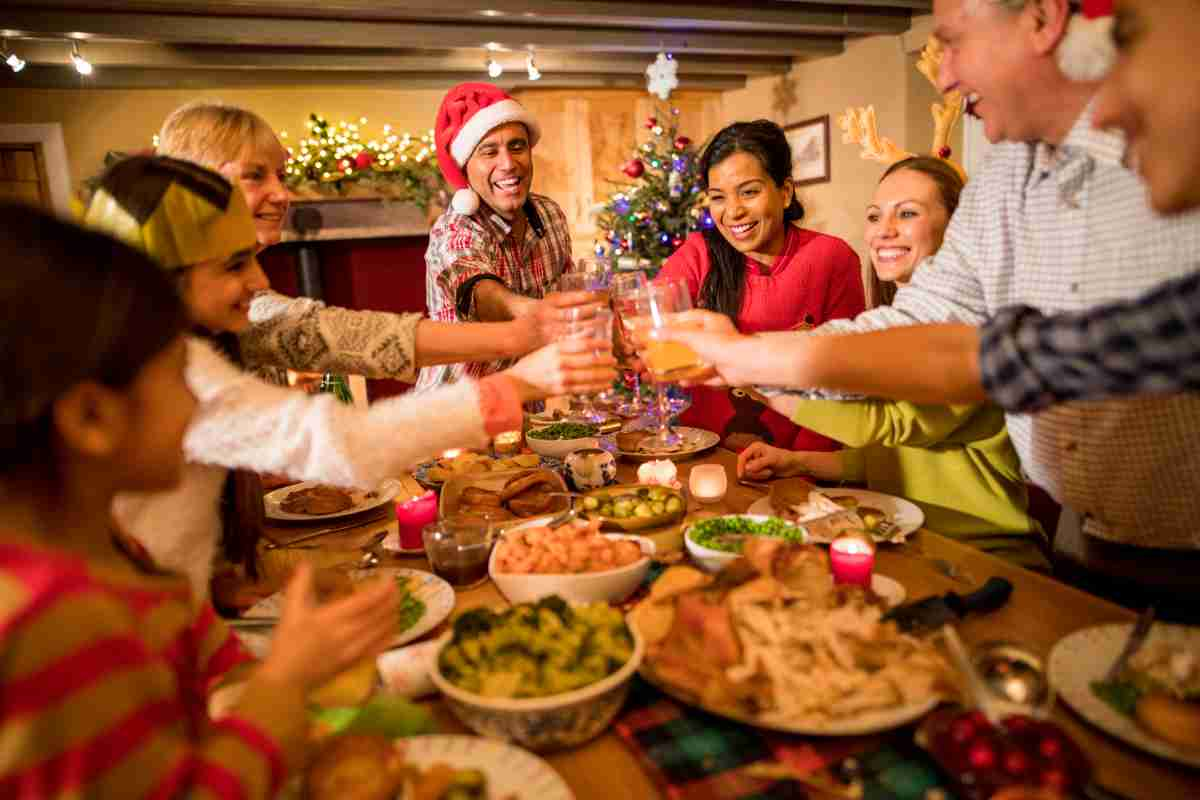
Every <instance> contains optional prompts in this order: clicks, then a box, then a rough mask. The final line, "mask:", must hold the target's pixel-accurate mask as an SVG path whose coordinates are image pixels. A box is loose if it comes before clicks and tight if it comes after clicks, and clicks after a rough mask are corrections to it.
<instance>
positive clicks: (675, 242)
mask: <svg viewBox="0 0 1200 800" xmlns="http://www.w3.org/2000/svg"><path fill="white" fill-rule="evenodd" d="M681 244H683V239H680V238H679V237H678V236H676V237H675V238H674V239H672V240H671V247H679V245H681Z"/></svg>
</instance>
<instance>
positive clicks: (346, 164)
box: [338, 158, 354, 172]
mask: <svg viewBox="0 0 1200 800" xmlns="http://www.w3.org/2000/svg"><path fill="white" fill-rule="evenodd" d="M338 169H340V170H341V171H342V172H346V171H347V170H351V169H354V162H353V161H351V160H350V159H348V158H343V159H342V160H341V161H339V162H338Z"/></svg>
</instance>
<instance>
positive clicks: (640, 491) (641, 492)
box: [637, 486, 650, 497]
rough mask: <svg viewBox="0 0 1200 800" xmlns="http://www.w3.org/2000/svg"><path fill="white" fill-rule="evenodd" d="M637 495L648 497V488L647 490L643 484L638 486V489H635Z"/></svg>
mask: <svg viewBox="0 0 1200 800" xmlns="http://www.w3.org/2000/svg"><path fill="white" fill-rule="evenodd" d="M637 496H638V497H649V496H650V490H649V489H647V488H646V487H645V486H643V487H642V488H640V489H638V490H637Z"/></svg>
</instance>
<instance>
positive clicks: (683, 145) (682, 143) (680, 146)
mask: <svg viewBox="0 0 1200 800" xmlns="http://www.w3.org/2000/svg"><path fill="white" fill-rule="evenodd" d="M691 143H692V140H691V139H689V138H688V137H686V136H680V137H678V138H677V139H676V140H675V149H676V150H686V149H687V148H688V145H689V144H691Z"/></svg>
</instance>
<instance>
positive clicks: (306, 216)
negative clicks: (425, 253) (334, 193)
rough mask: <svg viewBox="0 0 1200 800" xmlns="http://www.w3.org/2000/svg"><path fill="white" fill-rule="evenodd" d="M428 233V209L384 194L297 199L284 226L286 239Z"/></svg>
mask: <svg viewBox="0 0 1200 800" xmlns="http://www.w3.org/2000/svg"><path fill="white" fill-rule="evenodd" d="M428 235H429V222H428V221H427V220H426V217H425V212H423V211H421V209H419V208H417V206H415V205H413V204H412V203H408V202H400V201H396V200H389V199H387V198H383V197H328V198H325V197H323V198H319V199H309V198H296V199H293V200H292V202H291V208H290V209H289V210H288V218H287V222H286V223H285V224H284V229H283V241H285V242H323V241H337V240H341V239H379V238H384V237H394V236H428Z"/></svg>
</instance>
